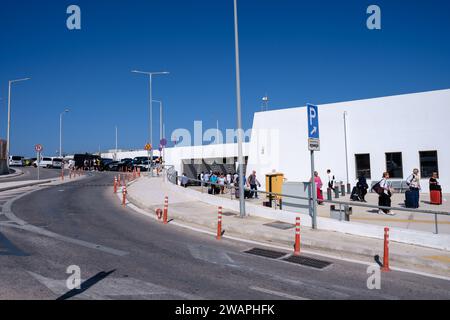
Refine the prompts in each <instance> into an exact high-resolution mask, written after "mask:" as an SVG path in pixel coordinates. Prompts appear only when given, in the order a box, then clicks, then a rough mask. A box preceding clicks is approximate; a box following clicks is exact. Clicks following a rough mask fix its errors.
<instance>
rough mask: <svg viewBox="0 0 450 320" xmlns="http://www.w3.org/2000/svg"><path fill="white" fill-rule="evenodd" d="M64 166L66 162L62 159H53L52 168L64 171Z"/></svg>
mask: <svg viewBox="0 0 450 320" xmlns="http://www.w3.org/2000/svg"><path fill="white" fill-rule="evenodd" d="M63 166H64V161H63V159H61V158H53V159H52V168H55V169H62V168H63Z"/></svg>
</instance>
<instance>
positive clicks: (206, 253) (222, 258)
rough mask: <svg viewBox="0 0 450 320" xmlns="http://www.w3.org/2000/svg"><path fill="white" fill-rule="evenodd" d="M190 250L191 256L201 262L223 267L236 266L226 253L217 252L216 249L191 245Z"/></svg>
mask: <svg viewBox="0 0 450 320" xmlns="http://www.w3.org/2000/svg"><path fill="white" fill-rule="evenodd" d="M188 249H189V252H190V253H191V255H192V256H193V257H194V258H196V259H199V260H203V261H206V262H210V263H214V264H222V265H232V264H234V261H233V259H231V258H230V257H229V256H228V254H227V253H226V252H224V251H220V250H217V249H215V248H209V247H206V246H198V245H197V246H194V245H189V246H188Z"/></svg>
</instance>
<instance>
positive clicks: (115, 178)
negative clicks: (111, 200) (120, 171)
mask: <svg viewBox="0 0 450 320" xmlns="http://www.w3.org/2000/svg"><path fill="white" fill-rule="evenodd" d="M114 193H117V176H114Z"/></svg>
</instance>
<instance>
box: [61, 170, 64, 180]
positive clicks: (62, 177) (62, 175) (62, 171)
mask: <svg viewBox="0 0 450 320" xmlns="http://www.w3.org/2000/svg"><path fill="white" fill-rule="evenodd" d="M61 181H64V169H61Z"/></svg>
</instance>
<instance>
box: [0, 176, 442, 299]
mask: <svg viewBox="0 0 450 320" xmlns="http://www.w3.org/2000/svg"><path fill="white" fill-rule="evenodd" d="M43 171H45V170H43ZM111 180H112V175H111V174H109V173H95V174H93V175H92V177H90V178H88V179H84V180H83V181H80V182H73V183H70V184H66V185H61V186H58V187H49V188H44V189H43V188H42V187H40V189H39V191H37V192H32V193H28V194H27V193H26V192H27V191H32V190H34V189H33V188H36V187H30V188H27V189H26V190H22V191H20V190H19V191H17V190H16V191H14V194H12V193H9V194H7V193H5V194H3V195H0V196H1V197H3V198H2V199H3V200H1V201H2V202H0V204H2V206H3V211H2V214H0V267H1V272H0V299H56V298H58V297H61V296H63V295H64V294H65V293H67V292H68V291H69V289H68V288H67V287H66V280H67V278H68V277H69V274H67V273H66V270H67V268H68V266H71V265H76V266H79V267H80V270H81V277H82V279H83V281H84V280H86V279H90V280H89V281H87V282H86V283H85V284H84V285H83V286H82V288H84V289H87V290H85V291H84V292H82V293H80V294H79V295H76V296H74V297H71V296H70V295H69V296H64V298H67V297H69V298H71V299H77V298H81V299H424V298H426V299H450V282H449V281H446V280H440V279H435V278H429V277H425V276H420V275H415V274H409V273H402V272H389V273H382V275H381V289H380V290H377V289H374V290H369V289H368V288H367V285H366V283H367V278H368V277H369V275H368V274H367V270H366V269H367V267H366V266H364V265H360V264H354V263H349V262H342V261H333V260H330V259H327V260H328V261H330V262H332V264H331V265H330V266H328V267H327V268H325V269H323V270H317V269H314V268H311V267H305V266H301V265H297V264H292V263H288V262H284V261H278V260H273V259H269V258H263V257H259V256H254V255H250V254H248V253H244V251H246V250H248V249H251V248H253V247H254V246H251V245H248V244H243V243H239V242H234V241H231V240H225V239H223V240H220V241H218V240H216V239H214V238H213V237H211V236H208V235H204V234H198V233H195V232H194V231H188V230H186V229H180V228H179V227H176V226H173V225H172V226H171V225H170V224H169V225H162V224H160V223H158V222H157V221H155V220H153V219H150V218H147V217H144V216H142V215H139V214H137V213H135V212H134V211H131V210H130V209H128V208H123V207H121V206H120V203H119V201H118V199H117V198H116V196H114V195H113V194H112V187H110V186H107V184H109V183H110V182H111ZM149 192H150V191H149ZM24 194H25V195H24ZM17 196H22V197H21V198H19V199H17V200H16V201H14V202H13V203H12V204H11V201H12V200H13V199H15V197H17ZM1 197H0V198H1ZM8 201H9V202H8ZM10 205H11V206H10ZM9 206H10V207H11V211H12V213H13V215H14V216H15V217H17V218H18V219H21V220H24V221H26V222H27V223H28V224H31V225H33V226H35V227H31V226H30V225H22V226H21V225H20V220H17V219H15V218H14V216H13V215H12V214H11V213H9ZM11 219H13V220H11ZM14 219H15V220H14ZM14 221H15V222H14ZM18 223H19V224H18ZM102 272H103V273H102ZM109 272H111V273H109Z"/></svg>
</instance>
